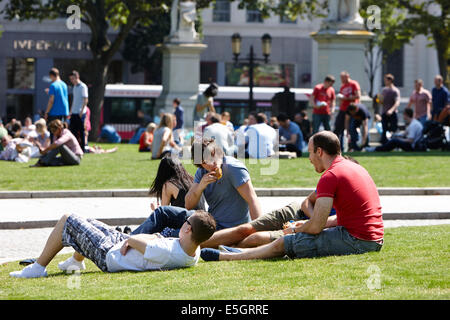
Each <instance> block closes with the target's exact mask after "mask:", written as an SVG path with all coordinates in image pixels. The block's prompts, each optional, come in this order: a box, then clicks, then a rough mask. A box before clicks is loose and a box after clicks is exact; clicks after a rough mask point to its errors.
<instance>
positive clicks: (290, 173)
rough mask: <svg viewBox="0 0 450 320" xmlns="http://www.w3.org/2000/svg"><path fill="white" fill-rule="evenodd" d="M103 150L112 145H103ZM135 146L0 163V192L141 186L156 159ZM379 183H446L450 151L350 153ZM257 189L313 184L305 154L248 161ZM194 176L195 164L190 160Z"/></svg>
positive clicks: (150, 177) (449, 173) (148, 178)
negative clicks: (59, 159)
mask: <svg viewBox="0 0 450 320" xmlns="http://www.w3.org/2000/svg"><path fill="white" fill-rule="evenodd" d="M102 146H103V147H104V148H110V147H112V145H106V144H102ZM137 148H138V147H137V145H128V144H120V145H119V151H118V152H116V153H113V154H103V155H94V154H87V155H85V157H84V158H83V160H82V162H81V166H74V167H58V168H55V167H54V168H30V167H29V165H30V164H34V162H35V161H36V160H35V159H33V160H32V161H30V163H27V164H21V163H15V162H7V161H0V190H81V189H87V190H92V189H141V188H148V187H149V185H150V183H151V181H153V179H154V177H155V175H156V170H157V168H158V164H159V161H156V160H149V159H150V154H149V153H139V152H137ZM350 155H351V156H353V157H354V158H355V159H357V160H358V161H359V162H360V163H361V164H362V165H363V166H364V167H365V168H366V169H367V170H368V171H369V173H370V174H371V175H372V177H373V179H374V180H375V183H376V184H377V186H378V187H450V179H449V178H448V177H449V176H450V166H449V161H450V152H441V151H433V152H428V153H405V152H391V153H370V154H369V153H352V154H350ZM246 163H247V167H248V169H249V171H250V175H251V177H252V181H253V184H254V186H255V187H272V188H273V187H311V188H312V187H315V186H316V184H317V181H318V179H319V174H317V173H316V172H315V171H314V169H313V167H312V165H311V164H310V162H309V160H308V158H307V155H305V156H304V157H302V158H298V159H292V160H287V159H282V160H279V162H274V163H273V165H275V169H276V173H275V174H271V175H264V174H263V170H264V169H267V168H268V167H269V165H268V164H263V163H256V164H254V163H250V162H249V160H247V161H246ZM186 168H187V170H188V171H189V172H191V173H192V174H194V173H195V170H196V167H195V166H194V165H192V164H191V163H190V162H189V161H188V163H187V164H186Z"/></svg>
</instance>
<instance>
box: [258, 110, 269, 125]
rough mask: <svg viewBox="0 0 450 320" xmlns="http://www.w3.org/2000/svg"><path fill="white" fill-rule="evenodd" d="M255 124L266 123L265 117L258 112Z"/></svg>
mask: <svg viewBox="0 0 450 320" xmlns="http://www.w3.org/2000/svg"><path fill="white" fill-rule="evenodd" d="M256 122H257V123H266V122H267V116H266V115H265V114H264V113H262V112H260V113H258V114H257V115H256Z"/></svg>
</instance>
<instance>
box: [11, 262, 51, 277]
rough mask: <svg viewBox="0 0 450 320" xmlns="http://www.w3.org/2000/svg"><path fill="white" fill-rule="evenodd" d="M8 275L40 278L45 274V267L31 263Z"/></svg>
mask: <svg viewBox="0 0 450 320" xmlns="http://www.w3.org/2000/svg"><path fill="white" fill-rule="evenodd" d="M9 275H10V276H11V277H14V278H42V277H46V276H47V269H46V268H45V267H43V266H41V265H38V264H37V263H33V264H30V265H29V266H26V267H25V268H23V269H22V270H21V271H13V272H10V273H9Z"/></svg>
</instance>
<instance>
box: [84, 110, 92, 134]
mask: <svg viewBox="0 0 450 320" xmlns="http://www.w3.org/2000/svg"><path fill="white" fill-rule="evenodd" d="M84 127H85V129H86V131H91V109H89V107H88V106H86V118H85V119H84Z"/></svg>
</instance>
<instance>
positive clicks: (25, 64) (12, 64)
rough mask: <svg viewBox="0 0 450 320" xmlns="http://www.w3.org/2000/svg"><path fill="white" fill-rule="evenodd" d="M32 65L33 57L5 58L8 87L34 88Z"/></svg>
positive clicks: (33, 62) (33, 63)
mask: <svg viewBox="0 0 450 320" xmlns="http://www.w3.org/2000/svg"><path fill="white" fill-rule="evenodd" d="M34 65H35V60H34V58H8V59H6V70H7V79H8V89H34V81H35V71H34V70H35V68H34Z"/></svg>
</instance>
